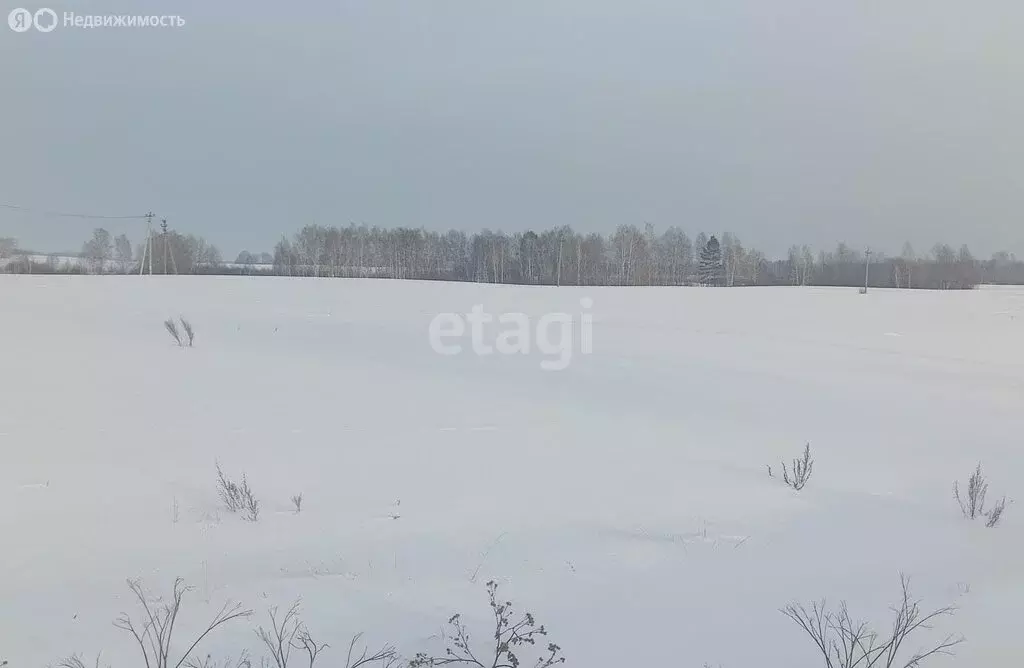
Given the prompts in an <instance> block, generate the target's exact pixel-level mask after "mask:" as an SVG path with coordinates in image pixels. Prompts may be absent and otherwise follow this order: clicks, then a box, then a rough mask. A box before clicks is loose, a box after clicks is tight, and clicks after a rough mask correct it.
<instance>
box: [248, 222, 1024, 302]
mask: <svg viewBox="0 0 1024 668" xmlns="http://www.w3.org/2000/svg"><path fill="white" fill-rule="evenodd" d="M265 270H266V271H268V273H273V274H277V275H288V276H322V277H338V276H341V277H350V276H382V277H388V278H415V279H436V280H451V281H477V282H487V283H515V284H527V285H716V286H743V285H828V286H860V285H864V283H865V278H866V279H867V282H868V284H869V285H870V286H874V287H901V288H908V287H909V288H930V289H969V288H973V287H975V286H977V285H978V284H979V283H983V282H984V283H1013V284H1024V262H1020V261H1018V260H1017V259H1016V258H1015V257H1014V256H1013V255H1012V254H1011V253H1005V252H1004V253H997V254H996V255H994V256H993V257H992V258H991V259H990V260H985V261H980V260H978V259H976V258H975V257H974V256H973V255H972V254H971V252H970V250H969V249H968V248H967V246H961V247H960V248H959V249H954V248H953V247H951V246H949V245H947V244H936V245H935V246H934V247H933V248H932V249H931V250H930V251H929V252H928V253H925V254H922V255H918V254H917V253H915V251H914V249H913V248H912V247H911V246H910V245H909V244H906V245H904V247H903V250H902V253H901V254H900V255H899V256H897V257H887V256H886V255H884V254H883V253H878V252H875V253H871V254H870V255H868V251H860V250H856V249H853V248H851V247H849V246H848V245H846V244H844V243H840V244H838V245H837V246H836V248H835V249H834V250H832V251H817V252H815V251H813V250H812V249H811V248H810V247H808V246H801V247H797V246H793V247H791V248H790V250H789V252H788V254H787V257H786V258H785V259H776V260H771V259H768V258H766V257H765V254H764V253H762V252H761V251H759V250H757V249H755V248H749V247H747V246H745V245H744V244H743V243H742V242H741V241H740V239H739V238H738V237H737V236H736V235H734V234H731V233H729V232H725V233H724V234H722V235H721V238H720V239H719V238H717V237H716V236H715V235H712V236H708V235H706V234H705V233H703V232H702V233H700V234H698V235H697V236H696V237H695V238H693V239H691V238H690V236H689V235H688V234H687V233H686V232H684V231H683V230H681V229H679V228H678V227H670V228H668V229H667V230H665V231H664V232H662V233H660V234H659V233H657V232H656V231H655V229H654V227H653V226H652V225H646V226H644V228H643V229H640V228H638V227H636V226H633V225H622V226H619V227H618V229H616V230H615V232H613V233H611V234H608V235H600V234H594V233H590V234H582V233H578V232H576V231H574V230H573V229H572V228H571V227H561V228H555V229H552V230H547V231H543V232H541V233H539V234H538V233H536V232H533V231H527V232H523V233H515V234H505V233H502V232H493V231H490V230H484V231H482V232H479V233H476V234H466V233H465V232H461V231H455V230H453V231H449V232H444V233H441V232H431V231H427V230H422V229H411V228H399V229H391V230H388V229H382V228H378V227H366V226H355V225H350V226H348V227H343V228H338V227H323V226H316V225H310V226H307V227H304V228H302V229H301V230H299V232H297V233H296V234H295V235H294V236H293V237H292V238H291V239H288V238H283V239H282V240H281V241H279V242H278V243H277V245H276V246H275V248H274V253H273V255H272V263H271V266H270V267H265Z"/></svg>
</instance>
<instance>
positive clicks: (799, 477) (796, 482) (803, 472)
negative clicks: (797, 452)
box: [768, 443, 814, 491]
mask: <svg viewBox="0 0 1024 668" xmlns="http://www.w3.org/2000/svg"><path fill="white" fill-rule="evenodd" d="M812 471H814V460H813V459H811V444H810V443H808V444H807V445H805V446H804V455H803V457H801V458H799V459H794V460H793V468H792V471H791V470H790V469H788V468H786V462H782V481H783V482H784V483H786V484H787V485H789V486H790V487H792V488H793V489H795V490H797V491H800V490H801V489H803V488H804V485H806V484H807V481H808V480H810V479H811V472H812ZM771 474H772V470H771V468H770V467H769V469H768V475H769V476H770V475H771Z"/></svg>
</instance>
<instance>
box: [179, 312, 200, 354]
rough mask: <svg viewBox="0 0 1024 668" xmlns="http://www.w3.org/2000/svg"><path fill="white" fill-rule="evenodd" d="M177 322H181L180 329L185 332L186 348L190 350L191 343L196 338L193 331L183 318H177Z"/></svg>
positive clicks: (190, 324)
mask: <svg viewBox="0 0 1024 668" xmlns="http://www.w3.org/2000/svg"><path fill="white" fill-rule="evenodd" d="M179 320H181V328H182V329H183V330H185V336H186V338H188V347H189V348H191V347H192V342H193V341H195V338H196V333H195V330H193V329H192V323H190V322H189V321H188V320H185V318H183V317H182V318H179Z"/></svg>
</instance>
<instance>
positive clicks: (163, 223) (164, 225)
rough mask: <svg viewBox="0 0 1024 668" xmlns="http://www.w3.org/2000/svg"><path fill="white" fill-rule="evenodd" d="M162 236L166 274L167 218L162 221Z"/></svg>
mask: <svg viewBox="0 0 1024 668" xmlns="http://www.w3.org/2000/svg"><path fill="white" fill-rule="evenodd" d="M160 236H161V237H162V238H163V240H164V274H165V275H166V274H167V219H166V218H164V219H162V220H161V221H160Z"/></svg>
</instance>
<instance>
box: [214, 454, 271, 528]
mask: <svg viewBox="0 0 1024 668" xmlns="http://www.w3.org/2000/svg"><path fill="white" fill-rule="evenodd" d="M216 466H217V495H218V496H220V500H221V501H222V502H223V503H224V507H225V508H227V509H228V510H229V511H231V512H233V513H237V512H241V513H242V517H243V518H244V519H246V520H248V521H250V522H255V521H257V520H259V518H260V502H259V499H257V498H256V496H255V495H254V494H253V491H252V488H251V487H249V480H248V479H247V478H246V477H245V474H244V473H243V474H242V483H241V484H238V483H236V482H235V481H233V480H231V478H229V477H227V476H226V475H225V474H224V470H223V469H222V468H221V467H220V462H216Z"/></svg>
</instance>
